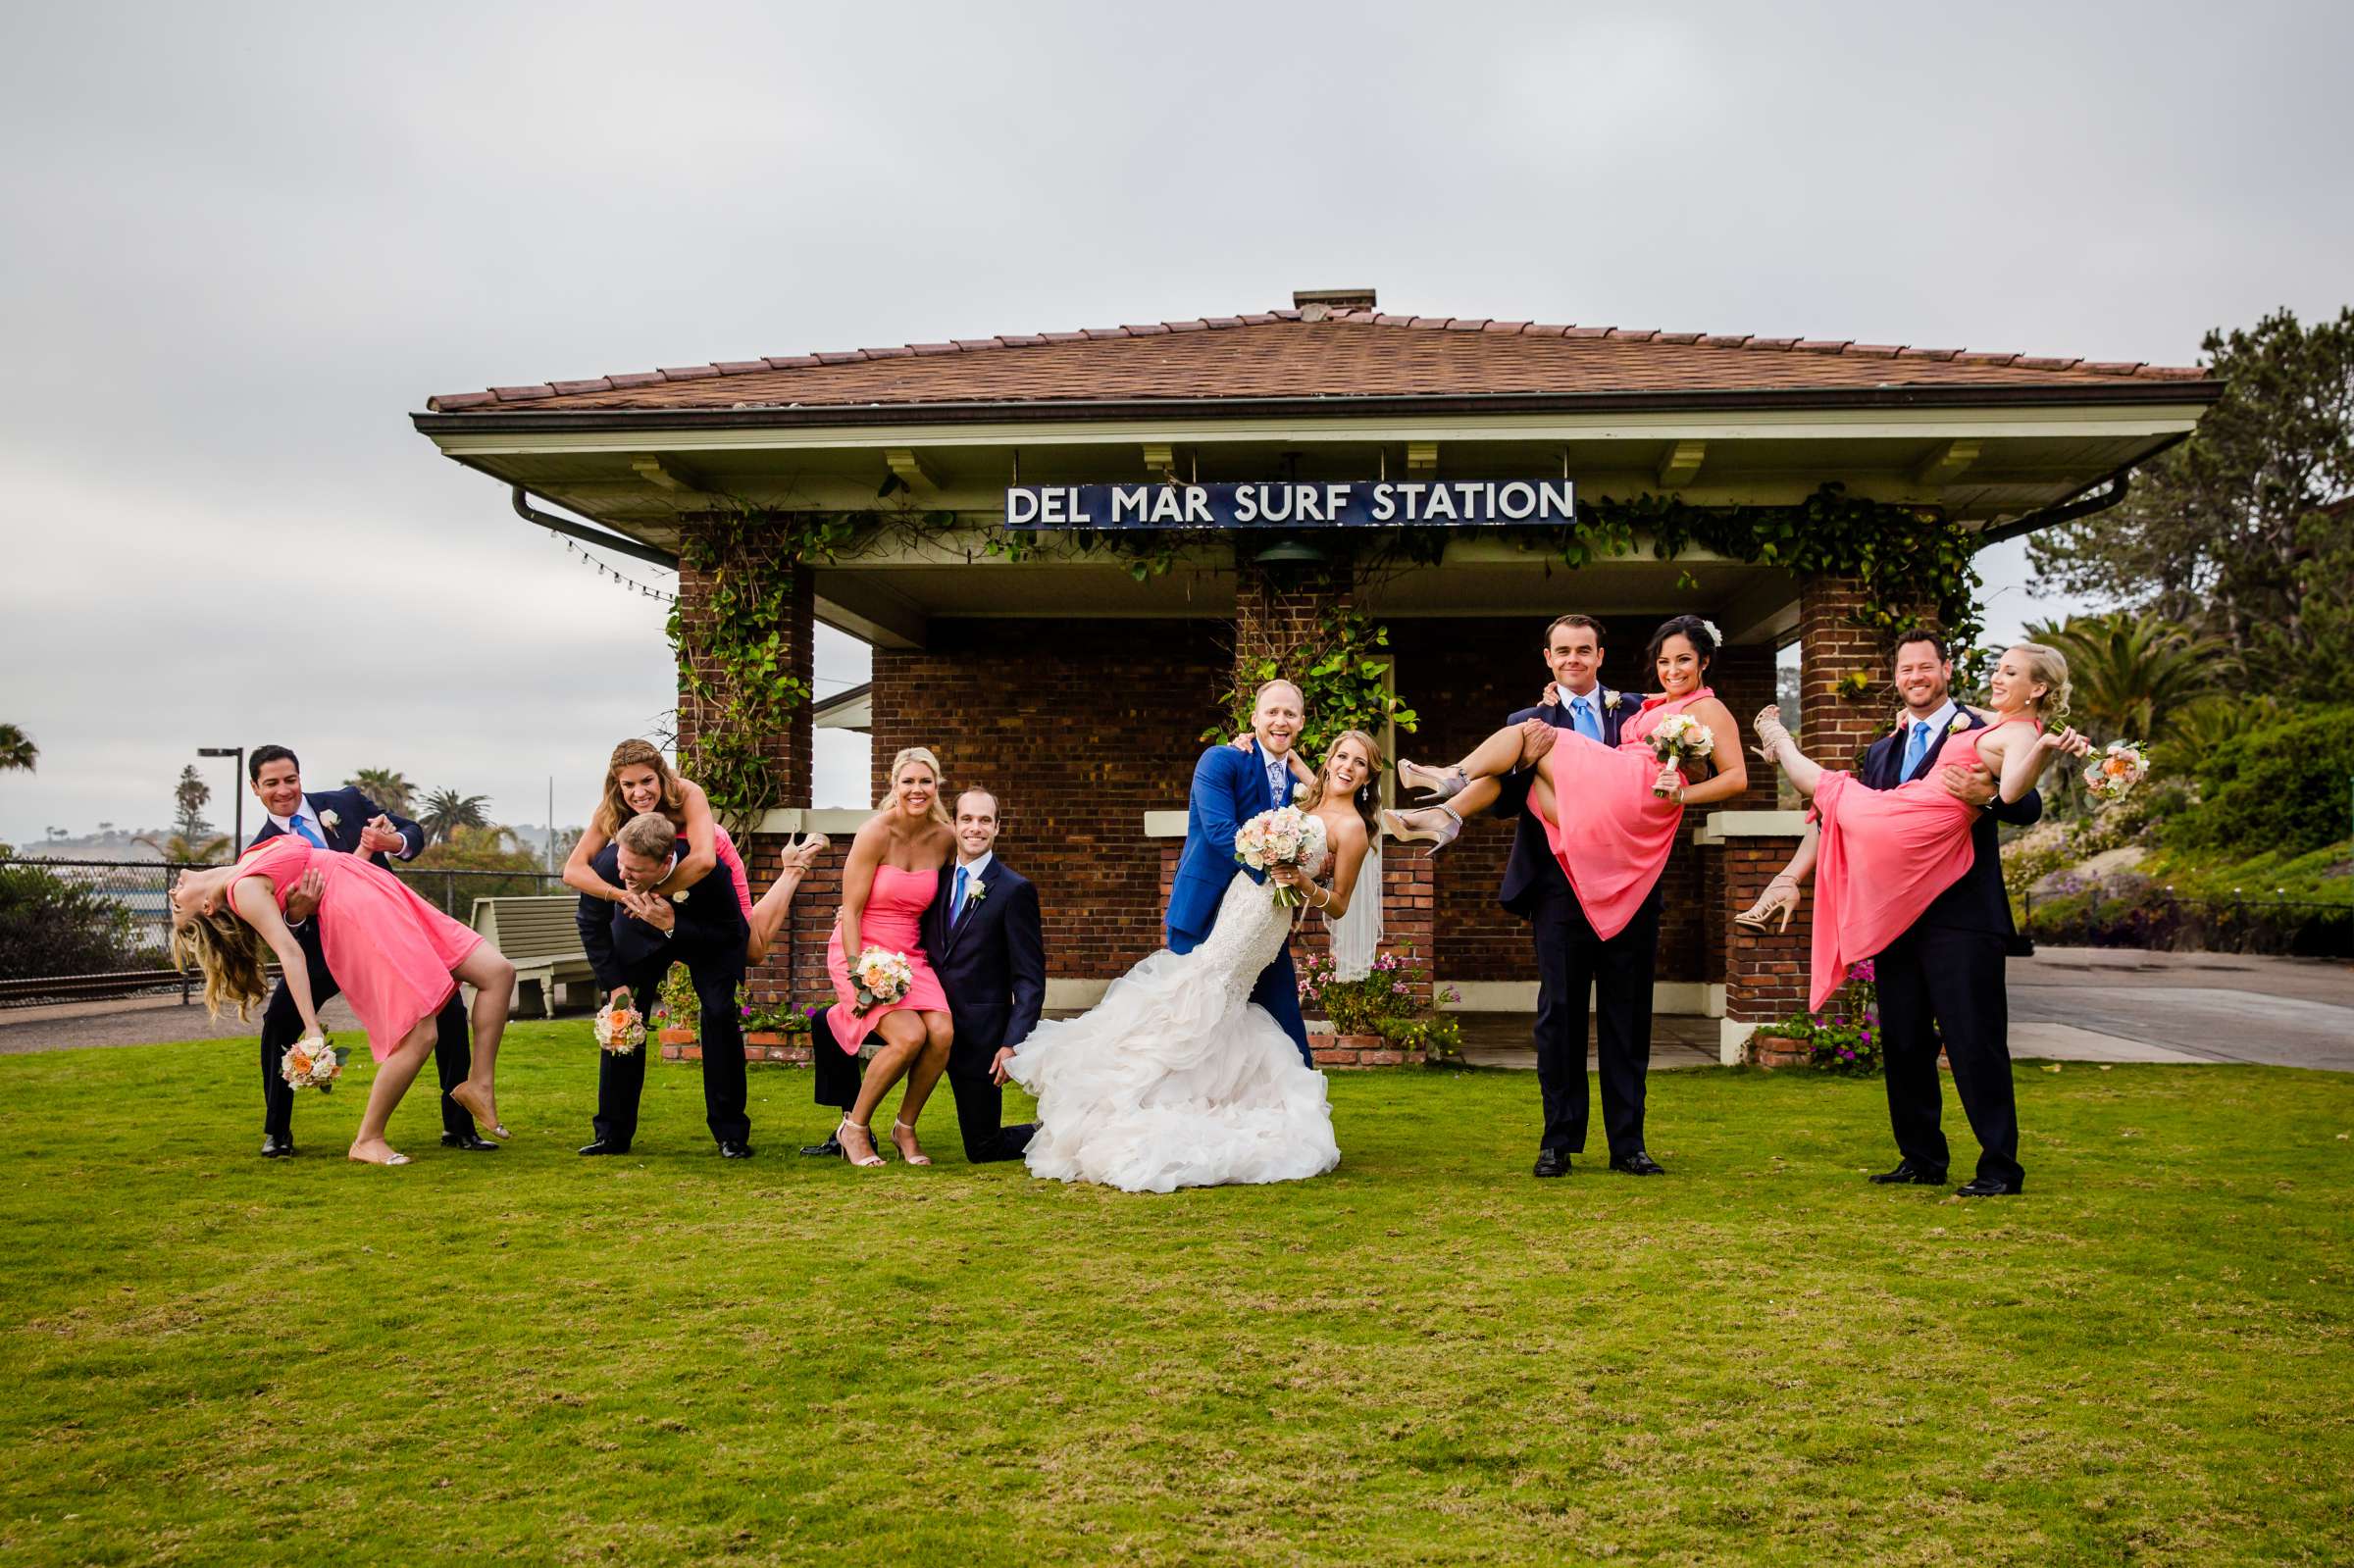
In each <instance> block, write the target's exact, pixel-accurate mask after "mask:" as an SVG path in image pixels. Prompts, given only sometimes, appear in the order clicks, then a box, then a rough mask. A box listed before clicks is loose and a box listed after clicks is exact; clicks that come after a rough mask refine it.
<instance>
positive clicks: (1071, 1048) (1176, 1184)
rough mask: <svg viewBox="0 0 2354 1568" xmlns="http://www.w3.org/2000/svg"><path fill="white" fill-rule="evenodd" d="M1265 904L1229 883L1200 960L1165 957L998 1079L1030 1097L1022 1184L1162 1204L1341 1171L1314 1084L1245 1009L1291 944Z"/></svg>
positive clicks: (1315, 842) (1042, 1028)
mask: <svg viewBox="0 0 2354 1568" xmlns="http://www.w3.org/2000/svg"><path fill="white" fill-rule="evenodd" d="M1308 821H1309V823H1310V824H1311V826H1310V828H1309V835H1310V837H1309V844H1308V855H1307V859H1306V862H1305V865H1304V866H1303V867H1302V869H1303V870H1305V872H1306V873H1307V874H1308V875H1309V876H1310V877H1313V876H1315V875H1316V874H1317V873H1318V872H1320V871H1321V870H1322V869H1323V866H1324V859H1325V854H1324V825H1323V823H1321V822H1320V821H1318V820H1317V819H1315V818H1313V817H1310V818H1309V819H1308ZM1272 892H1273V889H1272V887H1271V886H1270V885H1267V884H1264V883H1259V882H1254V881H1253V880H1252V879H1251V878H1249V877H1245V876H1240V875H1238V876H1236V878H1235V879H1234V880H1233V881H1232V882H1231V883H1229V884H1227V886H1226V896H1225V897H1224V899H1222V900H1221V901H1220V902H1219V904H1218V917H1217V921H1216V924H1214V925H1213V926H1212V927H1211V928H1210V933H1209V936H1207V937H1206V938H1205V939H1204V940H1203V942H1202V944H1201V945H1200V946H1199V947H1196V948H1195V949H1194V950H1193V951H1192V952H1190V953H1174V952H1171V951H1169V950H1168V949H1167V948H1165V947H1164V948H1162V949H1161V950H1160V951H1158V952H1156V953H1154V954H1152V955H1151V957H1149V958H1147V959H1145V960H1144V961H1143V962H1142V963H1140V964H1138V965H1137V966H1136V967H1135V968H1134V969H1131V970H1130V971H1128V973H1127V974H1125V975H1123V976H1121V977H1120V978H1119V979H1118V980H1115V981H1113V982H1112V983H1111V988H1110V989H1109V990H1107V991H1105V992H1104V993H1103V999H1102V1001H1100V1002H1099V1003H1097V1004H1096V1006H1095V1007H1094V1009H1092V1010H1091V1011H1089V1012H1087V1013H1084V1014H1082V1015H1081V1016H1079V1017H1077V1018H1072V1019H1066V1020H1062V1021H1060V1022H1052V1023H1045V1024H1041V1025H1039V1026H1038V1028H1037V1029H1036V1030H1034V1031H1033V1032H1032V1033H1031V1036H1030V1037H1029V1038H1028V1039H1026V1040H1024V1041H1023V1042H1022V1043H1021V1046H1020V1047H1019V1048H1018V1049H1017V1050H1016V1051H1015V1052H1014V1053H1013V1056H1012V1058H1011V1060H1010V1061H1009V1062H1008V1064H1007V1066H1006V1072H1007V1074H1008V1075H1009V1076H1010V1077H1011V1078H1012V1079H1013V1081H1014V1082H1015V1083H1017V1084H1019V1085H1021V1086H1022V1087H1024V1088H1026V1089H1028V1090H1029V1091H1030V1092H1031V1093H1032V1094H1035V1095H1036V1096H1037V1097H1038V1123H1039V1126H1038V1133H1037V1136H1036V1137H1034V1138H1031V1139H1030V1147H1029V1151H1028V1153H1027V1154H1026V1155H1025V1156H1024V1158H1025V1159H1026V1160H1027V1161H1028V1163H1029V1166H1030V1172H1031V1174H1032V1175H1034V1176H1046V1177H1052V1178H1053V1179H1055V1180H1056V1181H1062V1182H1074V1181H1076V1182H1097V1183H1100V1184H1102V1185H1103V1186H1105V1187H1116V1188H1119V1189H1122V1190H1124V1191H1129V1192H1168V1191H1174V1190H1175V1189H1178V1188H1181V1187H1216V1186H1219V1185H1222V1184H1226V1183H1258V1182H1297V1181H1302V1180H1305V1178H1307V1177H1311V1176H1321V1175H1323V1174H1324V1173H1325V1172H1326V1171H1329V1170H1331V1169H1332V1168H1333V1167H1334V1166H1335V1165H1338V1164H1339V1163H1340V1161H1341V1150H1340V1146H1339V1145H1338V1144H1337V1143H1335V1142H1334V1141H1333V1137H1332V1110H1331V1107H1330V1106H1329V1105H1328V1104H1327V1103H1326V1101H1325V1097H1324V1075H1323V1074H1321V1073H1319V1072H1316V1071H1315V1070H1313V1069H1312V1068H1309V1067H1307V1066H1306V1065H1305V1064H1304V1063H1303V1062H1302V1061H1301V1060H1300V1048H1299V1047H1298V1046H1297V1045H1294V1044H1293V1043H1292V1037H1290V1036H1289V1035H1286V1034H1285V1033H1284V1032H1283V1028H1282V1026H1281V1025H1279V1024H1277V1023H1276V1022H1275V1020H1274V1019H1273V1018H1272V1017H1270V1016H1268V1014H1267V1011H1266V1009H1264V1008H1262V1007H1257V1006H1254V1005H1253V1004H1252V1002H1251V1001H1250V1000H1249V997H1250V994H1251V987H1252V986H1253V985H1254V984H1255V983H1256V982H1257V980H1258V975H1259V971H1261V970H1263V969H1265V968H1266V967H1267V965H1269V964H1270V963H1273V962H1274V961H1275V957H1276V955H1277V954H1278V953H1279V952H1281V951H1282V949H1283V941H1284V937H1285V936H1287V935H1288V934H1289V932H1290V930H1291V924H1292V914H1293V911H1291V910H1289V909H1280V908H1277V907H1276V905H1275V900H1274V898H1273V896H1272Z"/></svg>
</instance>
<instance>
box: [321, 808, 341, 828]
mask: <svg viewBox="0 0 2354 1568" xmlns="http://www.w3.org/2000/svg"><path fill="white" fill-rule="evenodd" d="M319 825H320V826H321V827H323V828H340V827H342V826H343V819H342V818H341V817H338V816H336V815H335V814H334V813H333V812H332V811H323V812H321V813H319Z"/></svg>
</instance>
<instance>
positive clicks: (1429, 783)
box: [1398, 757, 1471, 801]
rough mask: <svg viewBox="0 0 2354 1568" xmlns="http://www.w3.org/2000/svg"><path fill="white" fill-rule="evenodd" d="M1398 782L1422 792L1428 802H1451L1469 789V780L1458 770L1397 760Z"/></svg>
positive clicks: (1401, 759) (1402, 759)
mask: <svg viewBox="0 0 2354 1568" xmlns="http://www.w3.org/2000/svg"><path fill="white" fill-rule="evenodd" d="M1398 782H1399V783H1400V784H1407V785H1410V786H1412V787H1413V788H1415V789H1419V790H1420V791H1421V792H1422V798H1423V799H1425V800H1430V801H1446V800H1453V799H1454V798H1455V797H1456V796H1457V795H1459V794H1461V793H1462V792H1463V791H1464V790H1466V789H1468V788H1470V787H1471V780H1470V778H1469V776H1467V775H1466V774H1465V773H1464V772H1463V770H1462V769H1460V768H1429V767H1425V766H1423V765H1422V764H1421V763H1419V762H1408V761H1407V760H1406V759H1405V758H1404V757H1401V758H1399V759H1398Z"/></svg>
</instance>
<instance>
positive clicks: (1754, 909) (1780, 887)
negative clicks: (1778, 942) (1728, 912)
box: [1733, 877, 1798, 936]
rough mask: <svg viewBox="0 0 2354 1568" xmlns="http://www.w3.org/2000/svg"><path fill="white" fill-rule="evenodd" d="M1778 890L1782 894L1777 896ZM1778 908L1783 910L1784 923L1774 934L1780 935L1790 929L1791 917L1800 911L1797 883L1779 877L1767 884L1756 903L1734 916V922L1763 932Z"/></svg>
mask: <svg viewBox="0 0 2354 1568" xmlns="http://www.w3.org/2000/svg"><path fill="white" fill-rule="evenodd" d="M1777 891H1778V893H1779V894H1780V896H1776V894H1777ZM1776 909H1779V910H1780V911H1781V912H1782V923H1781V924H1780V925H1779V926H1776V927H1775V928H1774V935H1775V936H1780V935H1781V934H1782V933H1783V932H1786V931H1788V930H1789V929H1790V917H1791V916H1792V915H1795V914H1797V913H1798V886H1797V885H1796V884H1794V883H1791V882H1787V881H1785V880H1783V879H1782V878H1779V877H1776V878H1775V879H1773V881H1771V882H1769V883H1767V884H1766V890H1765V891H1764V892H1762V893H1760V894H1758V901H1757V902H1756V903H1754V904H1752V905H1750V906H1749V907H1748V908H1747V909H1744V910H1743V911H1741V913H1739V914H1738V915H1735V916H1734V917H1733V924H1734V925H1736V926H1747V927H1748V928H1749V929H1750V930H1751V931H1757V932H1762V931H1764V930H1765V929H1766V922H1767V921H1769V920H1771V919H1772V918H1773V912H1774V911H1775V910H1776Z"/></svg>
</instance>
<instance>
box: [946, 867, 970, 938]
mask: <svg viewBox="0 0 2354 1568" xmlns="http://www.w3.org/2000/svg"><path fill="white" fill-rule="evenodd" d="M970 870H971V868H970V867H966V866H958V867H957V868H956V891H955V892H954V893H953V894H952V895H951V896H950V897H949V900H948V924H949V925H951V926H953V925H955V924H956V923H957V922H958V921H960V920H962V919H964V879H965V877H966V875H967V874H968V873H969V872H970Z"/></svg>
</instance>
